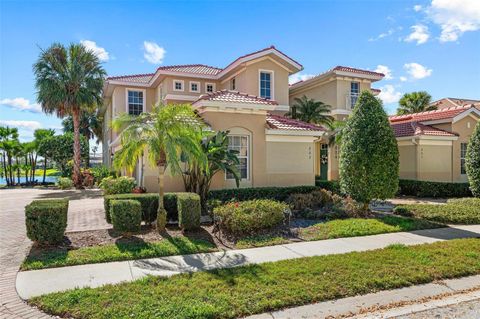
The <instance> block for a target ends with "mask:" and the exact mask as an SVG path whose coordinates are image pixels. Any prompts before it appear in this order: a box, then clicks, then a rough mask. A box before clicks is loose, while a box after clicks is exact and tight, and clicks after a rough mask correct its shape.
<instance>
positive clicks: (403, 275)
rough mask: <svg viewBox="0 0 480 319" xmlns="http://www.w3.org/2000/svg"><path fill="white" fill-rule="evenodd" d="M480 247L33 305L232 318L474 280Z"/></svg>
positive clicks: (92, 291)
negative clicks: (437, 282)
mask: <svg viewBox="0 0 480 319" xmlns="http://www.w3.org/2000/svg"><path fill="white" fill-rule="evenodd" d="M479 260H480V240H479V239H459V240H450V241H445V242H438V243H434V244H424V245H418V246H410V247H408V246H403V245H391V246H389V247H387V248H385V249H379V250H374V251H366V252H354V253H348V254H341V255H328V256H319V257H307V258H300V259H294V260H285V261H279V262H272V263H265V264H260V265H251V266H245V267H238V268H231V269H218V270H213V271H207V272H199V273H192V274H181V275H176V276H173V277H170V278H162V277H148V278H145V279H141V280H137V281H135V282H131V283H124V284H119V285H107V286H104V287H101V288H82V289H75V290H71V291H67V292H59V293H53V294H49V295H45V296H40V297H35V298H32V299H31V300H30V303H31V304H32V305H35V306H38V307H40V309H42V310H44V311H46V312H48V313H51V314H55V315H60V316H68V317H73V318H113V317H115V318H236V317H239V316H246V315H251V314H255V313H262V312H266V311H272V310H278V309H282V308H285V307H293V306H299V305H304V304H309V303H314V302H320V301H325V300H333V299H338V298H343V297H348V296H355V295H360V294H366V293H372V292H377V291H380V290H386V289H394V288H400V287H406V286H411V285H416V284H423V283H427V282H431V281H435V280H441V279H447V278H455V277H462V276H468V275H475V274H479V273H480V263H479Z"/></svg>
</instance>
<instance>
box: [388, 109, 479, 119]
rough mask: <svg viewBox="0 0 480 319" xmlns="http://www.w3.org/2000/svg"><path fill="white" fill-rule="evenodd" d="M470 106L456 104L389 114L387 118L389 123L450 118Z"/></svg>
mask: <svg viewBox="0 0 480 319" xmlns="http://www.w3.org/2000/svg"><path fill="white" fill-rule="evenodd" d="M471 107H472V106H471V105H469V106H457V107H449V108H444V109H440V110H434V111H428V112H420V113H413V114H407V115H394V116H390V117H389V120H390V122H391V123H395V122H424V121H436V120H444V119H451V118H454V117H455V116H457V115H459V114H461V113H463V112H465V111H467V110H468V109H470V108H471Z"/></svg>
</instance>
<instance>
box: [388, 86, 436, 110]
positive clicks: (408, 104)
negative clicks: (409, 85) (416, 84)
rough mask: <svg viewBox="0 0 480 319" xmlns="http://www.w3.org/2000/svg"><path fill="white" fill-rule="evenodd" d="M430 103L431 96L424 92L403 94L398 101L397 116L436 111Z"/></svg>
mask: <svg viewBox="0 0 480 319" xmlns="http://www.w3.org/2000/svg"><path fill="white" fill-rule="evenodd" d="M431 101H432V96H431V95H430V94H428V93H427V92H425V91H419V92H412V93H405V94H404V95H403V96H402V98H401V99H400V101H398V104H399V107H398V108H397V114H398V115H405V114H412V113H418V112H425V111H433V110H436V109H437V107H436V106H433V105H430V102H431Z"/></svg>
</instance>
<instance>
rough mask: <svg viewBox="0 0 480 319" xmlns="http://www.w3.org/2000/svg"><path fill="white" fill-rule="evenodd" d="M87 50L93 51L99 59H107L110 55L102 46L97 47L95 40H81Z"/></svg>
mask: <svg viewBox="0 0 480 319" xmlns="http://www.w3.org/2000/svg"><path fill="white" fill-rule="evenodd" d="M80 43H81V44H83V45H84V46H85V47H86V48H87V49H88V50H90V51H93V53H94V54H95V55H96V56H97V57H98V59H100V61H108V60H109V59H110V55H109V53H108V52H107V50H105V49H104V48H102V47H99V46H98V45H97V43H96V42H94V41H90V40H82V41H80Z"/></svg>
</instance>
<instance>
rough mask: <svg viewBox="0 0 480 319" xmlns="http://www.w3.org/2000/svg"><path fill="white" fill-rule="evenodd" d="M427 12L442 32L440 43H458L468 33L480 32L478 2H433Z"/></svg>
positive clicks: (450, 0)
mask: <svg viewBox="0 0 480 319" xmlns="http://www.w3.org/2000/svg"><path fill="white" fill-rule="evenodd" d="M426 12H427V15H428V16H429V17H430V19H431V20H432V21H433V22H434V23H435V24H437V25H438V26H440V28H441V30H442V32H441V34H440V38H439V39H440V42H450V41H457V39H458V38H459V37H460V36H461V35H462V34H463V33H465V32H467V31H477V30H480V1H478V0H432V3H431V5H430V6H429V7H428V8H427V9H426Z"/></svg>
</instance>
